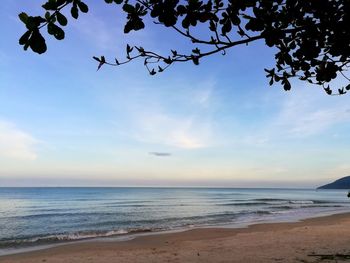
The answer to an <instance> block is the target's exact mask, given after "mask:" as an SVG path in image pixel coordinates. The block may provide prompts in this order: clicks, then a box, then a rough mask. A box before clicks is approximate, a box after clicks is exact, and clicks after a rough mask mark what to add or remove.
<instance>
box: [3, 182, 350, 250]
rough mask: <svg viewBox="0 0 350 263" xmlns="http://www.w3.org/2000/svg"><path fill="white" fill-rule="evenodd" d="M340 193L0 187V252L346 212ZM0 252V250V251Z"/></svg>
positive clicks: (346, 202)
mask: <svg viewBox="0 0 350 263" xmlns="http://www.w3.org/2000/svg"><path fill="white" fill-rule="evenodd" d="M346 194H347V192H346V191H344V190H341V191H336V190H332V191H331V190H319V191H316V190H307V189H223V188H220V189H218V188H216V189H214V188H0V250H1V249H8V248H14V247H19V248H23V247H25V246H37V245H43V244H55V243H58V242H64V241H70V240H81V239H87V238H93V237H107V236H109V237H110V236H118V235H122V234H123V235H125V234H127V233H140V232H154V231H161V230H172V229H183V228H189V227H203V226H221V225H229V226H241V225H249V224H252V223H258V222H276V221H295V220H298V219H303V218H308V217H314V216H319V215H326V214H332V213H339V212H349V211H350V200H349V199H348V198H347V197H346ZM0 252H1V251H0Z"/></svg>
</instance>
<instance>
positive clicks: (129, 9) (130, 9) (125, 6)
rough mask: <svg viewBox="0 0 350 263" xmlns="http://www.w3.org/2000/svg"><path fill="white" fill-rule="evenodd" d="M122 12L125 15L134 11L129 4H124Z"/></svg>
mask: <svg viewBox="0 0 350 263" xmlns="http://www.w3.org/2000/svg"><path fill="white" fill-rule="evenodd" d="M123 10H124V11H125V12H127V13H132V12H134V11H135V8H134V7H133V6H132V5H129V4H124V5H123Z"/></svg>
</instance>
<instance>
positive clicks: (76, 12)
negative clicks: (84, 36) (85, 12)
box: [70, 5, 79, 19]
mask: <svg viewBox="0 0 350 263" xmlns="http://www.w3.org/2000/svg"><path fill="white" fill-rule="evenodd" d="M70 13H71V15H72V17H73V18H75V19H77V18H78V16H79V10H78V7H77V6H76V5H73V6H72V8H71V9H70Z"/></svg>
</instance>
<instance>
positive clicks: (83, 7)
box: [78, 2, 89, 13]
mask: <svg viewBox="0 0 350 263" xmlns="http://www.w3.org/2000/svg"><path fill="white" fill-rule="evenodd" d="M78 6H79V9H80V11H81V12H83V13H87V12H89V7H88V6H87V5H86V4H85V3H83V2H78Z"/></svg>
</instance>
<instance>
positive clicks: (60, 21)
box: [56, 12, 68, 26]
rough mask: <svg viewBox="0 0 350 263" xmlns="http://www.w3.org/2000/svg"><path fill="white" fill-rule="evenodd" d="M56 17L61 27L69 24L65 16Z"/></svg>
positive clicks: (57, 15) (58, 15) (59, 14)
mask: <svg viewBox="0 0 350 263" xmlns="http://www.w3.org/2000/svg"><path fill="white" fill-rule="evenodd" d="M56 17H57V22H58V23H59V24H60V25H61V26H66V25H67V23H68V20H67V18H66V17H65V16H64V15H62V14H61V13H59V12H58V13H57V14H56Z"/></svg>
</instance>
